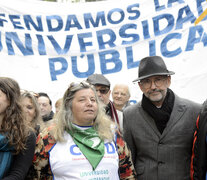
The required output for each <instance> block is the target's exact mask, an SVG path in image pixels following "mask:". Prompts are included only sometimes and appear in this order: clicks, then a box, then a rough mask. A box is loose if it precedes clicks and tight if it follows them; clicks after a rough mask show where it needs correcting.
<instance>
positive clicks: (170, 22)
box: [153, 14, 174, 36]
mask: <svg viewBox="0 0 207 180" xmlns="http://www.w3.org/2000/svg"><path fill="white" fill-rule="evenodd" d="M163 19H166V20H167V22H168V24H167V26H166V27H165V28H164V29H162V30H160V24H159V22H160V21H161V20H163ZM153 24H154V33H155V36H159V35H162V34H166V33H168V32H170V31H171V30H172V28H173V26H174V17H173V15H171V14H162V15H159V16H156V17H154V18H153Z"/></svg>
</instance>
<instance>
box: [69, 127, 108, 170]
mask: <svg viewBox="0 0 207 180" xmlns="http://www.w3.org/2000/svg"><path fill="white" fill-rule="evenodd" d="M67 132H68V133H69V134H70V135H71V136H72V138H73V140H74V142H75V143H76V145H77V146H78V147H79V149H80V150H81V152H82V153H83V155H84V156H85V157H86V158H87V159H88V161H89V162H90V164H91V165H92V167H93V170H95V169H96V167H97V166H98V164H99V162H100V161H101V159H102V158H103V156H104V142H103V140H101V139H100V137H99V135H98V133H97V132H96V130H95V129H94V127H90V128H88V129H86V130H82V129H80V128H78V127H76V126H74V125H73V132H72V131H69V130H67Z"/></svg>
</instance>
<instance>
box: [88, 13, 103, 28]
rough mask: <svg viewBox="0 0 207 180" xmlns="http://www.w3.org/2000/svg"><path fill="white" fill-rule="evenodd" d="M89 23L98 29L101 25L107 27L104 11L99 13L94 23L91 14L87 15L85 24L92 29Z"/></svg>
mask: <svg viewBox="0 0 207 180" xmlns="http://www.w3.org/2000/svg"><path fill="white" fill-rule="evenodd" d="M89 22H90V23H91V24H92V26H93V27H98V26H99V25H100V24H101V25H100V26H106V19H105V14H104V11H101V12H97V15H96V21H94V19H93V18H92V14H91V13H85V14H84V23H85V27H86V28H87V29H88V28H90V27H91V26H90V24H89Z"/></svg>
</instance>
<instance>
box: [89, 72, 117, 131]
mask: <svg viewBox="0 0 207 180" xmlns="http://www.w3.org/2000/svg"><path fill="white" fill-rule="evenodd" d="M86 81H87V82H88V83H90V84H92V85H94V86H95V89H96V92H97V95H98V97H99V100H101V101H102V102H103V103H104V104H105V105H106V113H107V114H108V115H109V116H110V117H111V119H112V120H113V121H114V122H115V123H116V124H117V125H118V127H119V119H118V115H117V112H116V109H115V107H114V105H113V103H112V102H111V101H110V94H111V90H110V86H111V84H110V82H109V80H108V79H107V78H106V77H105V76H103V75H102V74H92V75H91V76H89V77H88V78H87V80H86Z"/></svg>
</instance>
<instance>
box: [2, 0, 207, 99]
mask: <svg viewBox="0 0 207 180" xmlns="http://www.w3.org/2000/svg"><path fill="white" fill-rule="evenodd" d="M206 8H207V2H206V1H205V0H168V1H164V0H147V1H146V0H127V1H126V0H119V1H115V0H113V1H101V2H93V3H74V4H72V3H54V2H43V1H34V0H33V1H31V0H30V1H29V0H1V1H0V76H8V77H12V78H14V79H16V80H17V81H18V82H19V84H20V86H21V88H22V89H27V90H31V91H35V92H40V91H43V92H47V93H48V94H49V95H50V96H51V98H52V99H53V100H56V99H58V98H60V97H61V96H62V95H63V93H64V91H65V90H66V88H67V87H68V85H69V83H71V82H73V81H82V80H85V79H86V78H87V77H88V76H89V75H91V74H93V73H101V74H103V75H104V76H106V77H107V78H108V79H109V80H110V82H111V84H112V87H113V85H115V84H116V83H126V84H128V85H129V86H130V89H131V94H132V97H131V100H134V101H138V100H140V98H141V92H140V90H139V88H138V86H137V84H133V83H132V81H133V80H134V79H136V77H137V70H138V66H139V61H140V60H141V59H142V58H143V57H146V56H151V55H159V56H162V57H163V59H164V60H165V62H166V64H167V67H168V69H169V70H171V71H174V72H175V73H176V74H175V75H173V76H172V84H171V88H172V90H173V91H174V92H175V93H176V94H178V95H180V96H182V97H186V98H188V99H192V100H195V101H197V102H200V103H202V102H203V101H204V100H205V99H206V98H207V83H206V82H207V68H206V65H207V60H206V55H207V53H206V51H207V34H206V33H207V21H206V19H207V17H205V18H204V19H203V20H202V21H201V22H199V23H198V24H197V25H196V26H195V25H194V21H195V20H196V19H197V18H198V17H199V15H200V14H201V13H202V12H203V11H204V10H205V9H206Z"/></svg>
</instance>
